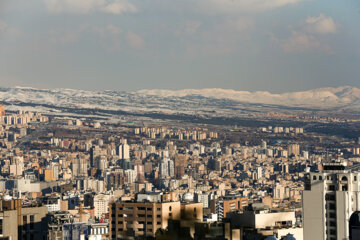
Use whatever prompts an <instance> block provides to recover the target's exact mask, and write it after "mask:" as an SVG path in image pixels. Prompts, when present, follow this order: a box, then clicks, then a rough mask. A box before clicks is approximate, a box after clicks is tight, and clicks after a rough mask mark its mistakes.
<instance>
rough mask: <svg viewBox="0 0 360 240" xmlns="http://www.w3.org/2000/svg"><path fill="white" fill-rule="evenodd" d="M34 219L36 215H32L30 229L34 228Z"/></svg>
mask: <svg viewBox="0 0 360 240" xmlns="http://www.w3.org/2000/svg"><path fill="white" fill-rule="evenodd" d="M34 221H35V216H34V215H30V230H33V229H34Z"/></svg>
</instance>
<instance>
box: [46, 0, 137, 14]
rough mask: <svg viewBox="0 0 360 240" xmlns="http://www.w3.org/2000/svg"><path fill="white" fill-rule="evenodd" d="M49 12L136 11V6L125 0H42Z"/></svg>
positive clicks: (120, 12) (115, 12)
mask: <svg viewBox="0 0 360 240" xmlns="http://www.w3.org/2000/svg"><path fill="white" fill-rule="evenodd" d="M44 3H45V5H46V8H47V10H48V11H49V12H51V13H72V14H89V13H93V12H104V13H111V14H116V15H117V14H122V13H136V12H137V11H138V9H137V7H136V6H135V5H133V4H132V3H130V2H129V1H127V0H44Z"/></svg>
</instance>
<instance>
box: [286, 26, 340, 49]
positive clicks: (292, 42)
mask: <svg viewBox="0 0 360 240" xmlns="http://www.w3.org/2000/svg"><path fill="white" fill-rule="evenodd" d="M282 47H283V49H284V51H285V52H305V51H313V50H319V51H322V52H325V53H328V54H334V51H333V50H332V49H331V47H330V46H329V45H328V44H326V43H324V42H321V41H320V40H319V39H317V38H316V37H315V36H313V35H310V34H307V33H303V32H296V31H292V33H291V36H290V37H289V38H288V39H286V40H284V41H282Z"/></svg>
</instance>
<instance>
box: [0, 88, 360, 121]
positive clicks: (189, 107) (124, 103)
mask: <svg viewBox="0 0 360 240" xmlns="http://www.w3.org/2000/svg"><path fill="white" fill-rule="evenodd" d="M0 102H1V103H3V104H5V105H6V106H7V108H8V109H10V110H12V109H13V110H15V109H18V108H25V109H29V110H36V111H39V112H45V113H54V112H55V113H56V112H57V113H61V112H63V111H64V109H67V112H69V111H68V110H69V109H87V110H89V109H92V110H99V111H100V110H101V111H122V112H127V113H151V112H157V113H166V114H189V115H193V114H205V115H212V116H242V115H247V114H249V113H251V112H252V113H256V112H269V111H271V112H277V111H322V112H329V113H330V112H351V113H360V89H358V88H356V87H351V86H343V87H337V88H319V89H313V90H308V91H302V92H288V93H280V94H274V93H270V92H266V91H255V92H250V91H237V90H230V89H219V88H206V89H184V90H138V91H132V92H126V91H85V90H75V89H36V88H29V87H10V88H4V87H3V88H0Z"/></svg>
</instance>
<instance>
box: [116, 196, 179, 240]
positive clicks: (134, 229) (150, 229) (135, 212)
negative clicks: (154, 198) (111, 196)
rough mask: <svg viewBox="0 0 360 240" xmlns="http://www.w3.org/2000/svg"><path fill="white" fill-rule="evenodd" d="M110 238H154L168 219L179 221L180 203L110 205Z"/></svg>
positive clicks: (122, 203) (123, 203) (118, 203)
mask: <svg viewBox="0 0 360 240" xmlns="http://www.w3.org/2000/svg"><path fill="white" fill-rule="evenodd" d="M109 210H110V237H111V239H123V238H126V237H138V236H147V237H154V236H155V233H156V231H157V230H158V229H166V227H167V226H168V220H169V219H175V220H179V219H180V214H181V208H180V202H117V203H111V204H110V208H109Z"/></svg>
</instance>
